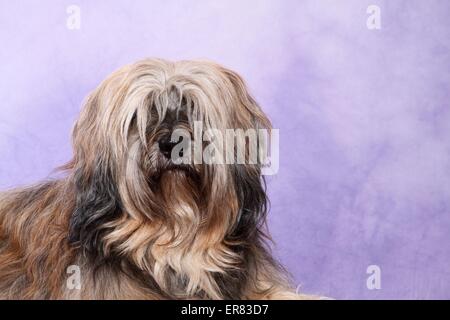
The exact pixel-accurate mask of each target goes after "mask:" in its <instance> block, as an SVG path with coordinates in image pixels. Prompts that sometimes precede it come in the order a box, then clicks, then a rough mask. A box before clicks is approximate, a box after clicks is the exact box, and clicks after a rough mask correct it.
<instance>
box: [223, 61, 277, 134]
mask: <svg viewBox="0 0 450 320" xmlns="http://www.w3.org/2000/svg"><path fill="white" fill-rule="evenodd" d="M223 72H224V74H225V75H226V77H227V78H228V80H229V81H230V83H231V85H232V87H233V89H234V93H235V95H236V101H237V102H238V106H237V108H235V114H234V119H233V120H234V122H235V123H236V125H240V128H242V129H248V128H252V129H267V130H270V129H271V128H272V125H271V123H270V120H269V118H267V116H266V115H265V114H264V112H263V111H262V110H261V107H260V106H259V105H258V103H257V102H256V100H255V99H254V98H253V97H252V96H251V94H250V92H249V90H248V88H247V85H246V84H245V81H244V79H242V77H241V76H240V75H239V74H237V73H236V72H234V71H232V70H229V69H225V68H224V69H223Z"/></svg>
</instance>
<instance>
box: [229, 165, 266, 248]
mask: <svg viewBox="0 0 450 320" xmlns="http://www.w3.org/2000/svg"><path fill="white" fill-rule="evenodd" d="M232 175H233V180H234V188H235V192H236V196H237V200H238V205H239V213H238V218H237V221H236V223H235V227H234V228H233V232H232V237H236V238H239V239H240V240H246V241H251V240H254V239H256V238H257V237H259V236H260V234H259V230H260V229H261V227H262V225H263V224H264V223H265V219H266V214H267V205H268V199H267V196H266V185H265V181H264V179H263V178H262V177H261V173H260V169H259V168H258V167H257V166H256V165H252V166H248V165H244V164H235V165H233V166H232Z"/></svg>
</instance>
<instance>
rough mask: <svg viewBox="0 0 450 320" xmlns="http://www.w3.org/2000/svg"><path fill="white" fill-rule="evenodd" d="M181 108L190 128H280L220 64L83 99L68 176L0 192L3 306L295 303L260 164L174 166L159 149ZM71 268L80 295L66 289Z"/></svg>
mask: <svg viewBox="0 0 450 320" xmlns="http://www.w3.org/2000/svg"><path fill="white" fill-rule="evenodd" d="M179 110H182V112H183V114H184V115H185V117H184V118H182V119H183V120H181V121H179V122H177V126H181V127H185V128H186V129H188V130H191V131H192V125H191V124H192V121H202V123H203V124H204V126H205V127H206V128H216V129H227V128H242V129H244V130H246V129H249V128H253V129H256V128H265V129H270V123H269V120H268V119H267V118H266V116H265V115H264V113H263V112H262V111H261V109H260V107H259V106H258V105H257V104H256V102H255V101H254V100H253V99H252V97H251V96H250V95H249V94H248V91H247V89H246V86H245V84H244V82H243V80H242V79H241V78H240V77H239V76H238V75H237V74H236V73H234V72H232V71H230V70H228V69H225V68H223V67H221V66H219V65H217V64H214V63H210V62H195V61H182V62H176V63H172V62H168V61H164V60H156V59H148V60H144V61H140V62H138V63H135V64H132V65H129V66H125V67H123V68H121V69H120V70H118V71H116V72H115V73H113V74H112V75H111V76H110V77H109V78H108V79H106V80H105V81H104V82H103V83H102V84H101V85H100V86H99V87H98V88H97V89H96V90H95V91H94V92H93V93H92V94H91V95H90V96H89V97H88V98H87V101H86V103H85V106H84V108H83V110H82V112H81V115H80V117H79V120H78V121H77V123H76V125H75V128H74V131H73V147H74V157H73V160H72V161H71V162H70V163H69V164H67V165H65V166H64V170H65V171H66V172H67V174H66V177H65V178H63V179H60V180H56V181H50V182H46V183H43V184H40V185H36V186H33V187H29V188H25V189H21V190H13V191H10V192H6V193H2V194H0V297H1V298H9V299H14V298H20V299H260V298H261V299H270V298H272V299H284V298H297V297H298V296H297V295H294V294H293V293H292V290H291V289H289V284H288V281H287V279H286V276H285V272H284V271H283V269H282V268H281V267H280V266H279V264H278V263H277V262H276V261H275V260H274V259H273V258H272V256H271V254H270V252H269V250H268V249H267V246H266V244H265V240H266V239H267V236H266V232H265V218H266V207H267V204H266V203H267V199H266V194H265V187H264V183H263V181H262V179H261V168H260V167H259V165H248V164H245V165H242V164H234V165H188V166H185V167H183V168H173V167H170V165H169V164H168V162H167V161H166V160H165V159H164V157H163V156H162V155H161V152H159V150H158V143H157V142H158V139H160V137H161V135H163V134H166V133H167V132H168V130H169V129H168V128H167V127H165V124H166V122H167V119H168V118H170V116H171V115H173V112H174V111H176V112H180V111H179ZM177 114H178V113H177ZM70 265H77V266H79V267H80V269H81V289H69V288H68V287H67V285H66V282H67V277H68V274H67V268H68V266H70Z"/></svg>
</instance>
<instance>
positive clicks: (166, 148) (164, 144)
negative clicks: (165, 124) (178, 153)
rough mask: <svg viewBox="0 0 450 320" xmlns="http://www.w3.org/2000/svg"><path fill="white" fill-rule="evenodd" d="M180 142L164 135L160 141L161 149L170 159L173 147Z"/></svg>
mask: <svg viewBox="0 0 450 320" xmlns="http://www.w3.org/2000/svg"><path fill="white" fill-rule="evenodd" d="M177 143H178V142H172V141H171V140H170V136H164V137H162V138H161V139H160V140H159V141H158V145H159V150H160V151H161V153H162V154H163V155H164V156H165V157H166V158H167V159H170V156H171V154H172V149H173V147H175V146H176V145H177Z"/></svg>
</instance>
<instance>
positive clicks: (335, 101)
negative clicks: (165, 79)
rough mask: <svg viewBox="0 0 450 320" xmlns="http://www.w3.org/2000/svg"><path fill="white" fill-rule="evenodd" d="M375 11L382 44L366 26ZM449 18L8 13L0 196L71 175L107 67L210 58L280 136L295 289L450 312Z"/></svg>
mask: <svg viewBox="0 0 450 320" xmlns="http://www.w3.org/2000/svg"><path fill="white" fill-rule="evenodd" d="M338 2H339V5H338V4H337V3H338ZM71 4H74V5H77V6H79V7H80V8H81V29H80V30H69V29H68V28H67V26H66V19H67V17H68V14H67V13H66V8H67V7H68V6H69V5H71ZM371 4H375V5H378V6H379V7H380V8H381V23H382V25H381V26H382V29H381V30H369V29H368V28H367V27H366V20H367V17H368V14H367V13H366V9H367V7H368V5H371ZM449 14H450V2H449V1H447V0H442V1H428V0H427V1H425V0H421V1H419V0H414V1H413V0H408V1H407V0H404V1H403V0H385V1H383V0H371V1H366V0H353V1H334V0H329V1H325V0H323V1H319V0H311V1H298V0H295V1H294V0H293V1H275V0H273V1H260V0H258V1H256V0H255V1H221V2H218V1H158V2H157V1H95V2H94V1H87V0H86V1H81V0H75V1H73V2H72V1H71V2H69V1H39V2H38V1H10V2H6V1H2V3H1V4H0V61H1V62H0V74H1V76H0V101H1V106H0V151H1V159H0V188H1V189H6V188H9V187H12V186H20V185H25V184H28V183H32V182H36V181H38V180H40V179H43V178H45V177H48V175H49V174H50V172H51V170H52V168H55V167H56V166H58V165H60V164H63V163H64V162H66V161H67V160H69V158H70V157H71V146H70V138H69V136H70V131H71V127H72V124H73V122H74V120H75V119H76V118H77V114H78V112H79V110H80V106H81V103H82V100H83V98H84V97H85V96H86V94H87V93H88V92H89V91H91V90H92V89H93V88H94V87H96V86H97V84H98V83H99V82H100V81H101V80H102V79H103V78H105V76H106V75H108V74H109V73H111V72H112V71H113V70H115V69H116V68H118V67H120V66H122V65H124V64H126V63H130V62H133V61H135V60H137V59H141V58H143V57H162V58H167V59H189V58H208V59H211V60H215V61H217V62H219V63H222V64H224V65H226V66H228V67H230V68H232V69H234V70H237V71H238V72H239V73H240V74H242V75H243V76H244V78H246V79H247V81H248V84H249V86H250V88H251V90H252V92H253V94H254V96H255V97H256V98H257V100H258V101H259V102H260V103H261V105H262V106H263V108H264V110H265V111H266V112H267V113H268V114H269V116H270V117H271V119H272V120H273V123H274V126H275V127H276V128H279V129H280V136H281V137H280V139H281V159H280V170H279V173H278V175H276V176H274V177H271V178H270V179H269V181H268V188H269V194H270V199H271V204H272V205H271V211H270V227H271V231H272V234H273V236H274V239H275V241H276V244H277V245H276V248H275V253H276V254H277V255H278V256H279V257H280V259H281V260H282V262H283V263H284V264H285V265H286V266H287V268H288V269H289V270H290V271H291V272H292V274H293V276H294V278H295V281H296V283H297V284H301V285H302V287H303V290H304V291H307V292H313V293H320V294H325V295H328V296H331V297H335V298H341V299H346V298H362V299H379V298H388V299H390V298H405V299H411V298H419V299H427V298H446V299H449V298H450V268H449V263H450V246H449V244H450V212H449V211H450V156H449V152H450V110H449V107H450V105H449V98H450V94H449V89H450V76H449V70H450V54H449V50H450V22H449V20H448V19H449ZM372 264H375V265H378V266H379V267H380V268H381V289H380V290H369V289H368V288H367V286H366V279H367V277H368V274H366V269H367V267H368V266H369V265H372Z"/></svg>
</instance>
